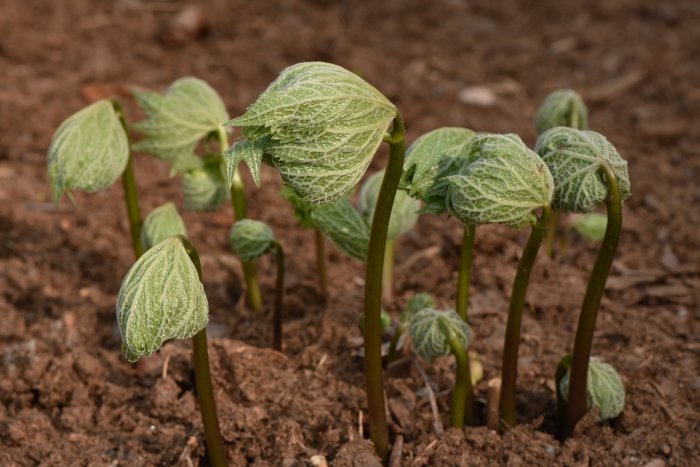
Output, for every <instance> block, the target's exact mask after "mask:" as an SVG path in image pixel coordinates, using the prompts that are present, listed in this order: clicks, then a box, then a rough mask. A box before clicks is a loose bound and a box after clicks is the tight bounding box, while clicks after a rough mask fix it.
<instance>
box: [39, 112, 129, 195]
mask: <svg viewBox="0 0 700 467" xmlns="http://www.w3.org/2000/svg"><path fill="white" fill-rule="evenodd" d="M128 160H129V140H128V137H127V135H126V133H125V132H124V128H123V127H122V125H121V123H120V121H119V116H118V115H117V112H116V111H115V110H114V106H113V105H112V103H111V102H110V101H108V100H101V101H98V102H95V103H94V104H91V105H89V106H88V107H85V108H84V109H82V110H80V111H78V112H77V113H74V114H73V115H71V116H70V117H68V118H67V119H66V120H65V121H64V122H63V123H62V124H61V126H59V127H58V130H56V133H55V134H54V136H53V139H52V140H51V146H50V147H49V151H48V155H47V162H48V171H49V181H50V182H51V192H52V194H53V199H54V202H55V203H56V204H58V202H59V201H60V200H61V197H62V196H63V193H65V192H66V191H68V190H81V191H86V192H88V193H94V192H96V191H101V190H104V189H106V188H108V187H109V186H110V185H112V183H114V182H115V180H116V179H117V178H119V176H121V174H122V173H123V172H124V169H125V168H126V163H127V162H128ZM69 196H70V193H69Z"/></svg>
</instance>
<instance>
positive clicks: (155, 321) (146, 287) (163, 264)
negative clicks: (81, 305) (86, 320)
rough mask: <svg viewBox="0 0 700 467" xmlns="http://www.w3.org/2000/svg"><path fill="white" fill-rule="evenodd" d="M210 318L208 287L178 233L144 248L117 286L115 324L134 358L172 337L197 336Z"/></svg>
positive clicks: (125, 348)
mask: <svg viewBox="0 0 700 467" xmlns="http://www.w3.org/2000/svg"><path fill="white" fill-rule="evenodd" d="M208 320H209V305H208V303H207V297H206V295H205V294H204V287H203V286H202V283H201V281H200V280H199V275H198V273H197V269H196V268H195V265H194V264H193V263H192V260H191V259H190V257H189V256H188V255H187V251H186V250H185V247H184V246H183V244H182V241H181V240H180V238H179V237H171V238H168V239H166V240H164V241H162V242H161V243H159V244H157V245H156V246H154V247H153V248H151V249H150V250H148V251H146V252H145V253H144V254H143V256H141V258H139V259H138V260H137V261H136V263H135V264H134V265H133V266H132V267H131V269H130V270H129V272H128V273H127V275H126V277H125V278H124V281H123V282H122V286H121V288H120V289H119V296H118V297H117V323H118V324H119V331H120V332H121V335H122V353H123V354H124V357H126V359H127V360H129V361H130V362H135V361H136V360H138V359H139V358H141V357H145V356H148V355H150V354H152V353H153V352H155V351H156V350H158V349H159V348H160V347H161V346H162V345H163V342H165V341H167V340H169V339H186V338H188V337H192V336H194V335H195V334H197V333H198V332H199V331H201V330H202V329H204V328H205V327H206V325H207V321H208Z"/></svg>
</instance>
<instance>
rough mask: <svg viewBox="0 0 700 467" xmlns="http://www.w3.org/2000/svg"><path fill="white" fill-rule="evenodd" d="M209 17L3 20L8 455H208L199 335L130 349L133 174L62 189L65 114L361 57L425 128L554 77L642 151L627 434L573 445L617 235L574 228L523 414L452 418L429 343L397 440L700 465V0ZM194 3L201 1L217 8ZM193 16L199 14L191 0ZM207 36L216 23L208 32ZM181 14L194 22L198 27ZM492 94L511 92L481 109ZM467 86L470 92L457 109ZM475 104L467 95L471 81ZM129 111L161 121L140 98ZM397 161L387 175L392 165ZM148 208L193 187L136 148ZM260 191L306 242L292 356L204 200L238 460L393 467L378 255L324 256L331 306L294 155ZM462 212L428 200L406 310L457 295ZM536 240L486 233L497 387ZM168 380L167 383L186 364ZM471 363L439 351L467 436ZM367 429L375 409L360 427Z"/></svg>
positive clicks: (198, 217)
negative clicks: (377, 309)
mask: <svg viewBox="0 0 700 467" xmlns="http://www.w3.org/2000/svg"><path fill="white" fill-rule="evenodd" d="M205 3H206V5H204V8H203V11H204V13H205V15H206V17H204V18H201V17H200V18H195V20H196V21H195V23H194V24H193V27H192V29H191V30H188V29H187V28H186V27H185V28H184V30H181V29H182V28H183V26H177V27H176V30H173V27H174V26H173V24H174V23H173V20H174V18H176V17H177V16H178V14H179V12H180V11H181V9H182V8H183V5H184V3H183V2H180V1H175V0H168V1H159V2H156V1H153V2H152V1H141V0H129V1H126V0H124V1H98V2H96V1H88V0H74V1H72V2H51V1H40V2H31V1H18V0H6V1H4V2H2V14H0V31H2V34H0V70H2V72H1V74H2V79H0V128H1V131H0V310H1V315H0V352H1V353H2V360H1V361H0V401H1V402H2V403H1V404H0V464H1V465H61V466H63V465H111V466H115V465H199V464H206V456H205V453H204V449H203V445H204V442H203V435H202V429H201V422H200V419H199V413H198V409H197V400H196V398H195V397H194V395H193V391H194V389H193V386H194V385H193V373H192V369H191V364H190V349H189V347H188V343H187V342H175V343H170V344H167V345H166V346H165V347H164V348H163V350H162V352H161V353H160V354H159V355H158V356H156V357H154V358H152V359H149V360H147V361H145V362H144V363H143V364H140V365H136V366H133V365H129V364H128V363H126V361H125V360H124V359H123V358H122V357H121V355H120V353H119V335H118V332H117V331H116V328H115V322H114V321H115V319H114V305H115V296H116V294H117V291H118V287H119V284H120V281H121V279H122V277H123V275H124V274H125V272H126V271H127V269H128V267H129V266H130V264H131V262H132V260H133V256H132V253H131V251H130V249H129V241H128V226H127V223H126V220H125V212H124V206H123V202H122V198H121V197H122V191H121V187H120V184H119V183H117V184H115V186H114V187H112V188H111V189H109V190H108V191H106V192H104V193H98V194H94V195H84V194H80V193H78V194H77V202H78V204H79V209H74V208H72V207H71V206H70V205H68V204H66V202H64V203H63V204H61V206H60V207H59V208H58V209H55V208H54V207H53V206H52V204H51V203H50V194H49V187H48V184H47V180H46V167H45V153H46V148H47V146H48V144H49V142H50V138H51V135H52V133H53V130H54V129H55V128H56V127H57V125H58V124H59V123H60V122H61V121H62V120H63V119H64V118H65V117H66V116H67V115H69V114H71V113H72V112H74V111H76V110H77V109H78V108H80V107H81V106H83V105H85V104H86V103H87V101H88V100H89V99H93V98H95V97H99V96H103V95H108V94H111V93H113V92H118V93H122V94H123V91H124V89H126V88H127V87H128V86H131V85H139V86H144V87H149V88H153V89H162V88H163V87H164V86H166V85H167V84H168V83H170V82H171V81H172V80H174V79H175V78H177V77H180V76H183V75H196V76H199V77H201V78H204V79H206V80H207V81H208V82H210V83H211V84H212V85H213V86H214V87H215V88H216V89H217V90H219V92H220V93H221V95H222V96H223V97H224V99H225V101H226V103H227V105H228V108H229V110H230V112H231V114H232V115H239V114H240V113H241V112H242V111H243V110H244V109H245V106H246V105H247V104H249V103H250V102H252V101H253V100H254V99H255V97H256V96H257V95H258V94H259V93H260V92H261V91H262V90H263V89H264V87H265V86H266V85H267V84H268V83H269V82H270V81H271V80H272V79H274V78H275V76H276V75H277V73H278V72H279V71H280V70H281V69H282V68H284V67H285V66H287V65H290V64H293V63H295V62H298V61H303V60H325V61H332V62H336V63H338V64H340V65H343V66H345V67H347V68H349V69H352V70H355V71H357V72H360V73H361V74H362V75H363V76H364V77H365V78H366V79H367V80H368V81H369V82H371V83H373V84H375V85H376V86H377V87H378V88H379V89H380V90H381V91H382V92H384V93H385V94H386V95H387V96H388V97H389V98H390V99H391V100H392V101H393V102H395V103H396V104H397V105H398V107H399V108H400V109H401V111H402V112H403V114H404V117H405V120H406V122H407V127H408V133H409V135H408V136H409V141H412V140H413V139H415V138H416V137H417V136H418V135H420V134H421V133H423V132H425V131H428V130H430V129H433V128H436V127H439V126H446V125H450V126H466V127H470V128H473V129H476V130H481V131H496V132H517V133H519V134H520V135H521V136H522V137H523V138H524V139H525V140H526V141H527V142H528V143H533V142H534V137H535V135H534V129H533V127H532V123H531V119H532V115H533V112H534V110H535V109H536V107H537V105H538V103H539V102H540V101H541V99H542V98H543V97H544V96H545V95H546V94H547V93H548V92H549V91H551V90H553V89H555V88H557V87H573V88H575V89H578V90H580V91H581V92H582V93H583V95H584V98H585V99H586V101H587V102H588V103H589V106H590V111H591V126H592V128H594V129H597V130H599V131H601V132H603V133H604V134H606V135H607V136H608V137H609V138H610V140H611V141H612V142H613V143H614V144H615V145H616V146H617V147H618V149H619V150H620V152H621V153H622V154H623V155H624V157H626V158H627V159H628V161H629V164H630V174H631V180H632V184H633V191H634V194H633V197H632V198H631V199H630V200H629V201H628V202H627V203H626V205H625V224H624V231H623V238H622V242H621V247H620V250H619V252H618V255H617V259H616V261H615V264H614V266H613V271H612V275H611V278H610V280H609V284H608V290H607V293H606V296H605V298H604V299H603V304H602V310H601V314H600V317H599V320H598V328H597V329H598V331H597V334H596V339H595V348H594V353H595V354H596V355H599V356H601V357H603V358H604V359H605V360H606V361H608V362H610V363H612V364H613V365H614V366H615V367H616V368H617V369H618V371H619V372H620V374H621V375H622V378H623V380H624V382H625V385H626V388H627V406H626V409H625V412H624V414H623V415H622V416H621V418H620V419H619V420H618V421H616V422H615V423H613V424H609V425H599V424H596V423H595V422H594V418H591V417H594V414H593V415H590V416H589V417H588V418H587V419H586V421H584V422H583V423H582V424H581V425H580V426H579V431H578V433H577V435H576V436H575V437H574V438H573V439H570V440H569V441H567V442H566V443H564V444H561V443H560V442H559V441H557V440H556V438H555V437H554V436H553V435H552V433H553V431H554V417H555V411H554V394H553V387H554V386H553V373H554V367H555V365H556V363H557V361H558V360H559V358H560V357H561V356H562V355H563V354H564V353H565V352H567V351H570V349H571V345H572V338H573V333H574V329H575V323H576V318H577V315H578V309H579V306H580V303H581V299H582V296H583V292H584V287H585V282H586V279H587V277H588V273H589V271H590V268H591V264H592V262H593V259H594V257H595V251H596V248H595V245H592V244H590V243H589V242H587V241H585V240H583V239H581V238H576V237H574V238H572V240H571V242H570V245H569V248H568V251H567V252H566V254H565V255H560V256H559V257H557V258H556V259H550V258H548V257H546V255H544V254H541V255H540V257H539V258H538V262H537V265H536V268H535V270H534V271H533V274H532V280H531V286H530V290H529V294H528V303H527V309H528V312H527V315H526V316H525V320H524V333H523V340H522V345H521V351H520V355H521V359H520V373H519V392H518V404H519V407H518V409H519V414H520V415H519V417H520V422H521V423H522V424H521V425H520V426H518V427H517V428H516V429H513V430H511V431H509V432H508V433H506V434H503V435H501V434H498V433H497V432H495V431H492V430H489V429H488V428H485V427H478V428H468V429H466V430H465V431H458V430H446V431H445V432H444V433H443V434H439V435H438V434H436V433H435V431H434V429H433V426H434V420H433V417H432V415H431V411H430V407H429V404H428V401H427V396H426V391H425V389H424V382H423V379H422V378H421V377H420V374H419V373H418V372H417V370H416V368H415V366H414V365H413V364H412V363H411V361H410V359H409V358H408V354H406V358H405V359H404V361H403V363H400V364H398V365H395V366H393V367H392V368H391V369H390V370H389V371H388V373H387V378H386V388H387V397H388V400H389V407H390V411H391V415H392V417H391V420H392V439H394V440H397V441H398V440H402V441H403V449H402V452H401V461H402V463H403V465H412V466H413V465H415V466H419V465H469V464H471V465H487V464H488V465H493V464H504V465H505V464H507V465H589V464H590V465H621V464H624V465H647V466H650V467H651V466H662V465H679V466H681V465H693V464H695V465H697V462H698V460H697V459H700V432H699V428H700V413H699V412H698V409H697V407H698V406H700V376H699V372H698V369H699V359H698V353H699V352H700V342H698V337H697V336H698V324H699V323H698V319H699V318H700V315H699V311H698V302H699V293H698V290H699V289H700V287H699V286H700V240H699V237H698V235H697V226H698V225H700V210H698V209H697V205H698V202H700V188H699V187H700V183H699V182H700V173H699V171H700V158H698V152H700V126H698V121H699V120H698V118H699V117H700V110H699V109H700V88H699V87H698V84H699V83H700V67H699V65H698V64H699V63H700V7H699V5H698V3H697V2H695V1H692V0H688V1H679V2H653V1H647V2H637V1H631V0H608V1H598V2H583V1H581V2H573V3H572V2H556V1H547V2H530V3H527V4H523V5H522V6H520V7H519V6H518V5H517V4H516V3H517V2H514V1H511V2H490V1H486V0H477V1H471V2H460V1H439V2H421V1H417V0H415V1H409V0H406V1H388V2H345V1H343V2H327V1H315V2H314V1H306V2H303V1H300V0H288V1H279V2H244V1H235V2H226V1H223V0H212V1H210V2H205ZM195 16H196V15H195ZM180 18H181V19H180V22H179V23H177V24H183V22H184V24H187V20H186V18H185V19H184V20H183V19H182V17H180ZM203 25H204V26H208V28H202V27H201V26H203ZM177 28H180V29H177ZM472 86H484V87H485V88H486V90H487V91H489V92H492V93H494V95H495V101H493V102H491V103H490V104H489V105H476V104H474V103H473V102H468V100H469V99H464V97H465V96H464V94H465V93H461V94H460V91H463V90H464V89H465V88H468V87H472ZM460 95H462V98H460ZM466 97H469V96H466ZM125 100H126V102H127V109H128V113H129V116H130V117H131V118H132V120H134V119H137V118H140V114H139V113H138V112H137V110H136V109H135V107H134V105H133V102H131V101H130V100H128V98H126V97H125ZM384 157H385V153H382V155H381V156H380V157H379V158H378V160H377V162H376V163H375V164H374V168H375V169H378V168H380V167H381V166H382V164H383V161H384ZM136 164H137V170H138V173H137V178H138V184H139V190H140V193H141V196H142V209H143V210H144V212H146V213H147V212H148V211H150V210H151V209H152V208H154V207H155V206H157V205H159V204H160V203H163V202H165V201H166V200H175V201H176V202H177V203H178V205H179V206H182V189H181V180H180V179H170V178H169V177H168V173H167V168H166V167H164V165H163V164H162V163H160V162H158V161H156V160H153V159H151V158H149V157H148V156H143V155H139V156H138V158H137V163H136ZM247 181H248V190H247V194H248V197H249V198H248V199H249V206H250V213H251V215H252V216H253V217H255V218H259V219H261V220H264V221H266V222H268V223H269V224H270V225H271V226H272V227H273V228H274V230H275V231H276V232H277V233H278V235H279V236H280V237H281V241H282V243H283V244H284V246H285V248H286V249H287V251H288V257H289V259H288V267H287V274H288V276H287V277H288V281H287V290H286V294H287V295H286V297H287V298H286V304H287V317H286V318H285V323H284V337H285V343H284V355H282V354H279V353H276V352H274V351H272V350H268V349H267V347H268V346H269V344H270V324H269V321H270V313H269V304H271V301H272V292H273V286H274V265H273V264H271V263H270V262H269V261H268V260H263V261H262V263H261V264H260V268H259V270H260V277H261V281H262V284H263V292H264V294H265V297H266V300H267V304H268V306H267V308H268V309H266V310H265V312H264V313H262V314H259V315H258V314H255V313H252V312H250V311H248V310H247V309H246V308H245V307H244V304H243V299H242V285H240V284H241V282H242V280H241V272H240V267H239V263H238V262H237V260H236V259H235V258H234V257H233V255H232V254H231V253H230V252H229V251H228V249H227V244H226V239H227V231H228V228H229V226H230V223H231V216H232V213H231V210H230V208H228V207H227V208H225V209H221V210H220V211H219V212H217V213H213V214H197V213H187V214H185V215H184V217H185V220H186V222H187V225H188V229H189V232H190V236H191V238H192V240H193V242H194V243H195V244H196V245H197V246H198V248H199V251H200V253H201V255H202V259H203V266H204V271H205V287H206V291H207V294H208V297H209V300H210V306H211V326H210V329H209V334H210V336H211V338H210V349H209V351H210V356H211V360H212V365H213V368H212V371H213V374H214V375H215V385H216V395H217V399H218V405H219V410H220V419H221V428H222V431H223V435H224V438H225V440H226V444H227V448H228V453H229V456H230V459H231V461H232V465H246V464H254V465H259V466H262V465H307V464H308V463H309V462H310V458H311V456H313V455H317V454H320V455H323V456H325V457H326V459H327V460H328V461H329V462H331V463H332V464H333V465H338V466H341V465H342V466H359V465H375V464H376V458H374V457H373V455H372V450H371V445H369V444H368V443H367V442H366V441H364V440H363V439H362V435H361V434H360V432H359V430H360V429H361V430H363V432H364V433H365V435H366V433H367V426H366V420H367V417H366V408H365V407H366V402H365V399H364V392H363V374H362V360H361V359H360V358H359V357H358V356H357V350H358V348H357V342H358V338H359V331H358V330H357V326H356V320H357V317H358V316H359V314H360V312H361V296H362V287H361V285H360V284H361V279H360V278H361V277H363V275H364V274H363V267H362V265H361V264H359V263H357V262H355V261H352V260H350V259H347V258H346V257H344V256H343V255H342V254H340V253H339V252H337V251H335V250H333V249H332V248H330V247H329V250H331V251H330V252H329V263H330V283H331V299H330V301H329V302H328V303H327V304H326V305H325V306H324V305H323V304H322V303H321V300H320V297H319V295H318V294H317V292H316V287H315V278H314V272H315V268H314V259H313V256H312V252H313V247H312V245H313V237H312V235H311V233H310V232H308V231H304V230H302V229H300V228H299V227H298V225H297V223H296V221H295V220H294V218H293V216H292V215H291V210H290V209H289V207H288V206H287V205H286V204H285V203H284V202H282V201H281V200H280V198H279V197H278V192H279V189H280V182H279V180H278V177H277V175H276V174H275V173H274V171H272V170H271V169H265V171H264V172H263V186H262V188H261V189H259V190H256V189H255V188H254V187H253V185H252V183H250V179H247ZM460 232H461V228H460V226H459V225H458V224H457V222H455V221H454V220H448V219H446V218H437V217H434V216H423V217H422V218H421V220H420V222H419V225H418V227H417V228H416V229H415V231H413V232H412V233H410V234H409V235H407V236H406V237H405V238H404V239H403V240H401V241H400V243H399V248H398V251H397V277H396V290H397V293H396V300H395V302H394V303H392V304H390V305H389V306H388V310H389V311H390V312H392V313H393V314H394V316H396V313H397V312H398V310H399V309H400V306H401V305H402V304H403V303H404V302H405V300H406V298H407V297H409V296H410V295H411V294H412V293H413V292H414V291H429V292H431V293H433V294H434V295H435V296H436V297H438V299H439V302H440V304H441V305H443V306H450V304H451V303H452V301H453V299H454V294H455V283H456V271H457V258H458V248H459V241H460ZM526 235H527V232H514V231H511V230H509V229H506V228H501V227H483V228H480V229H479V232H478V238H477V243H476V258H475V264H474V280H473V284H472V297H473V299H472V304H471V316H472V326H473V329H474V333H475V335H476V340H475V344H474V348H475V350H477V351H478V352H479V354H480V355H481V359H482V362H483V365H484V370H485V380H484V381H482V382H481V383H480V384H479V385H478V387H477V393H478V400H479V406H480V408H482V409H483V406H484V403H485V399H486V396H487V390H486V384H487V381H488V380H489V379H490V378H493V377H496V376H498V375H499V372H500V355H501V349H502V340H503V334H504V322H505V310H506V306H507V300H508V296H509V293H510V284H511V281H512V279H513V276H514V269H515V263H516V261H517V258H518V255H519V253H520V251H521V249H522V246H523V244H524V241H525V238H526ZM165 362H167V374H166V375H165V377H163V367H164V363H165ZM451 364H452V362H451V361H450V359H443V360H441V361H438V362H437V363H436V364H435V365H432V366H431V365H428V364H427V363H425V362H422V363H421V365H422V366H423V368H425V370H426V372H427V375H428V379H429V380H430V382H431V383H432V385H433V387H434V388H435V390H436V394H437V397H438V402H439V406H440V413H441V416H442V417H443V420H442V422H443V423H444V424H445V425H447V416H448V413H447V412H448V409H447V407H448V404H449V388H450V381H451V378H453V370H452V367H451ZM361 416H363V418H362V420H363V423H362V424H360V422H359V420H360V417H361Z"/></svg>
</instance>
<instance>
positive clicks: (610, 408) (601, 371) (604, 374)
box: [559, 357, 625, 421]
mask: <svg viewBox="0 0 700 467" xmlns="http://www.w3.org/2000/svg"><path fill="white" fill-rule="evenodd" d="M570 375H571V372H570V371H569V372H567V373H566V375H565V376H564V377H563V378H562V379H561V381H560V382H559V390H560V391H561V395H562V396H563V398H564V400H568V398H569V377H570ZM586 400H587V404H588V408H589V409H591V408H593V407H597V408H598V409H600V420H601V421H603V420H610V419H613V418H615V417H617V416H618V415H620V414H621V413H622V411H623V410H624V408H625V385H624V384H623V383H622V379H621V378H620V375H618V374H617V371H615V368H613V367H612V365H609V364H607V363H604V362H601V361H600V360H599V359H597V358H594V357H592V358H591V360H590V362H589V363H588V378H587V380H586Z"/></svg>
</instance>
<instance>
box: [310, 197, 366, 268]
mask: <svg viewBox="0 0 700 467" xmlns="http://www.w3.org/2000/svg"><path fill="white" fill-rule="evenodd" d="M311 219H312V220H313V222H314V224H315V225H316V227H317V228H318V230H320V231H321V233H322V234H323V235H325V236H326V237H327V238H328V239H329V240H330V241H331V242H333V243H334V244H335V246H337V247H338V248H339V249H340V250H341V251H343V252H345V253H346V254H347V255H348V256H350V257H351V258H355V259H359V260H360V261H366V260H367V248H368V247H369V226H368V225H367V222H365V220H364V219H363V218H362V216H361V215H360V213H359V212H357V210H355V208H354V207H353V206H352V204H351V203H350V200H348V199H347V198H343V199H341V200H340V201H336V202H334V203H331V204H324V205H321V206H314V208H313V209H312V210H311Z"/></svg>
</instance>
